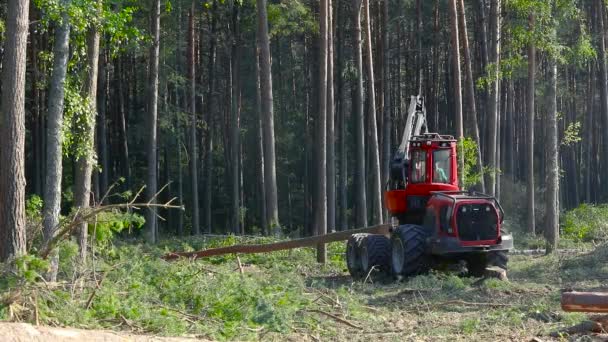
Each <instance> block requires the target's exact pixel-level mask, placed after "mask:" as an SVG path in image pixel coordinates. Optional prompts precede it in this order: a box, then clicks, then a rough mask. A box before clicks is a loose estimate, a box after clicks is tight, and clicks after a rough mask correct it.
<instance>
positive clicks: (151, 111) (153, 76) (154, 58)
mask: <svg viewBox="0 0 608 342" xmlns="http://www.w3.org/2000/svg"><path fill="white" fill-rule="evenodd" d="M150 19H151V22H150V28H151V30H150V32H151V33H152V46H151V47H150V74H149V87H150V88H149V89H148V91H149V93H148V101H149V102H148V120H146V123H147V125H148V128H147V133H148V139H147V140H148V141H147V146H146V148H147V155H148V174H147V184H146V185H147V187H146V193H147V199H148V201H149V202H150V203H156V198H155V196H156V192H157V191H158V190H157V189H158V175H157V164H158V160H157V155H156V152H157V151H156V149H157V146H156V144H157V141H156V140H157V137H156V134H157V128H156V124H157V120H158V64H159V63H158V61H159V52H160V0H152V15H151V18H150ZM146 230H147V231H146V240H147V241H148V242H149V243H156V241H158V227H157V221H156V209H155V208H148V209H147V210H146Z"/></svg>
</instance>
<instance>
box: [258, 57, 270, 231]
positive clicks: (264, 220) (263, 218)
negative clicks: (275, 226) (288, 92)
mask: <svg viewBox="0 0 608 342" xmlns="http://www.w3.org/2000/svg"><path fill="white" fill-rule="evenodd" d="M255 75H256V104H257V111H258V118H257V120H256V123H257V126H258V127H257V143H256V147H257V152H258V165H257V170H258V189H259V193H258V196H259V197H258V199H259V200H258V203H259V205H260V208H259V209H260V223H261V225H262V233H263V234H264V235H268V234H270V231H269V227H268V215H267V213H266V186H265V184H264V181H265V179H264V132H263V126H264V125H263V124H262V120H263V118H262V93H261V89H260V76H261V75H260V49H259V47H256V49H255Z"/></svg>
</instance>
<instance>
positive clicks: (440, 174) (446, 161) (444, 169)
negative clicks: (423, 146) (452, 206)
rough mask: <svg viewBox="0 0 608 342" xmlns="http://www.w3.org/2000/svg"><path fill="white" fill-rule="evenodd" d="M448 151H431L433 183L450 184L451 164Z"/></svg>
mask: <svg viewBox="0 0 608 342" xmlns="http://www.w3.org/2000/svg"><path fill="white" fill-rule="evenodd" d="M450 153H451V151H450V150H447V149H446V150H436V151H433V183H450V178H451V175H452V164H451V163H450Z"/></svg>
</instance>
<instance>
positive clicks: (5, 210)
mask: <svg viewBox="0 0 608 342" xmlns="http://www.w3.org/2000/svg"><path fill="white" fill-rule="evenodd" d="M28 15H29V1H28V0H8V5H7V16H6V36H5V37H6V38H5V42H4V56H3V60H2V84H4V85H10V86H6V87H3V89H2V104H1V109H2V110H1V111H0V133H1V136H2V139H3V141H4V143H2V144H0V241H2V242H1V243H0V261H5V260H8V259H11V258H15V257H20V256H22V255H24V254H25V253H26V236H25V224H26V222H25V165H24V164H25V69H26V51H27V32H28Z"/></svg>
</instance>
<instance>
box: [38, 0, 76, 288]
mask: <svg viewBox="0 0 608 342" xmlns="http://www.w3.org/2000/svg"><path fill="white" fill-rule="evenodd" d="M61 6H64V8H66V7H67V6H69V0H63V1H62V4H61ZM69 45H70V17H69V14H68V13H67V11H64V12H63V13H62V15H61V20H60V21H59V22H58V25H57V26H56V28H55V42H54V47H53V56H54V58H53V73H52V76H51V83H50V87H49V104H48V112H47V120H48V121H47V122H48V127H47V132H46V135H47V145H46V148H47V150H46V170H47V173H46V182H45V189H44V219H43V224H44V234H43V244H44V245H45V246H48V244H49V243H50V242H51V240H52V239H53V237H54V236H55V232H56V231H57V228H58V226H59V213H60V211H61V179H62V175H63V168H62V157H63V153H62V152H63V150H62V149H63V104H64V93H65V91H64V85H65V77H66V73H67V69H68V58H69V54H70V46H69ZM50 260H51V267H50V270H49V272H48V274H47V278H48V279H47V280H48V281H56V280H57V268H58V266H59V256H58V254H57V253H56V252H53V253H52V255H51V258H50Z"/></svg>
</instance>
